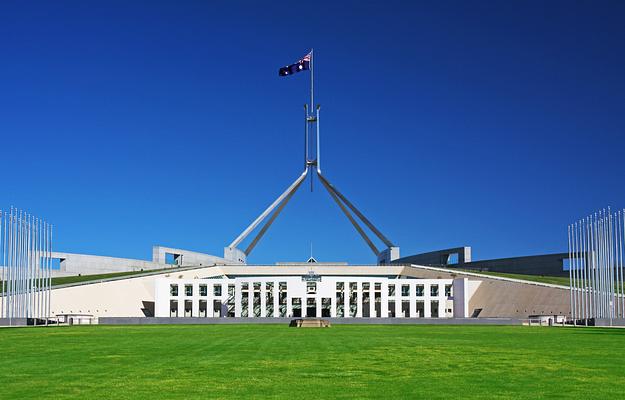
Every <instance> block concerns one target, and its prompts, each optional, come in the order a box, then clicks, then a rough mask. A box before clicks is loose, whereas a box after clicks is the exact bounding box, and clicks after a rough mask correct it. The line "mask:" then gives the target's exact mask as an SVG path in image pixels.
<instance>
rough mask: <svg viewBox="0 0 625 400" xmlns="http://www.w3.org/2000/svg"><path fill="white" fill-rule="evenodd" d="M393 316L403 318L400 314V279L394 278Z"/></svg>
mask: <svg viewBox="0 0 625 400" xmlns="http://www.w3.org/2000/svg"><path fill="white" fill-rule="evenodd" d="M395 317H397V318H403V315H402V314H401V279H395Z"/></svg>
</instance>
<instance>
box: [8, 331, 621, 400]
mask: <svg viewBox="0 0 625 400" xmlns="http://www.w3.org/2000/svg"><path fill="white" fill-rule="evenodd" d="M0 348H2V357H0V388H1V389H0V398H6V399H26V398H55V399H69V398H79V399H192V398H198V399H199V398H203V399H214V398H233V399H244V398H267V397H269V398H288V399H300V398H311V399H312V398H315V399H327V398H359V399H362V398H384V399H391V398H423V399H427V398H433V399H460V398H463V399H464V398H476V399H483V398H500V399H509V398H511V399H515V400H516V399H536V398H549V399H551V398H572V399H573V398H575V399H587V398H597V399H607V398H623V396H624V395H625V330H620V329H607V328H605V329H600V328H540V327H521V326H516V327H493V326H465V327H463V326H418V325H412V326H409V325H404V326H382V325H381V326H375V325H369V326H356V325H352V326H349V325H347V326H346V325H343V326H333V327H332V328H329V329H296V328H288V327H287V326H285V325H212V326H211V325H195V326H183V325H178V326H91V327H65V328H5V329H0Z"/></svg>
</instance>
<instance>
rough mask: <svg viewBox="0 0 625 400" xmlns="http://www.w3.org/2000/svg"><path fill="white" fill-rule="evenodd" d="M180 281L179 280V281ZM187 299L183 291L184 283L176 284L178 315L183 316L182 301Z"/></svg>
mask: <svg viewBox="0 0 625 400" xmlns="http://www.w3.org/2000/svg"><path fill="white" fill-rule="evenodd" d="M179 282H180V281H179ZM186 299H187V297H186V296H185V293H184V283H179V284H178V317H184V302H185V300H186Z"/></svg>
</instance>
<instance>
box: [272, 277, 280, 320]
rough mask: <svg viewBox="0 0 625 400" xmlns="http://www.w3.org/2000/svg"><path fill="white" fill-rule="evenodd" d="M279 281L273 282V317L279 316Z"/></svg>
mask: <svg viewBox="0 0 625 400" xmlns="http://www.w3.org/2000/svg"><path fill="white" fill-rule="evenodd" d="M278 284H279V281H274V282H273V316H274V317H275V318H278V317H280V303H279V300H280V299H279V293H280V290H279V288H278Z"/></svg>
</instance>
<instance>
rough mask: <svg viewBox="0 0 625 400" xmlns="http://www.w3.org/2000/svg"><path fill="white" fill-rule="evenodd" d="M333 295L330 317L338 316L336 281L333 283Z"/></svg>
mask: <svg viewBox="0 0 625 400" xmlns="http://www.w3.org/2000/svg"><path fill="white" fill-rule="evenodd" d="M331 284H332V285H333V286H332V296H331V297H330V317H331V318H336V282H333V283H331Z"/></svg>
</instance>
